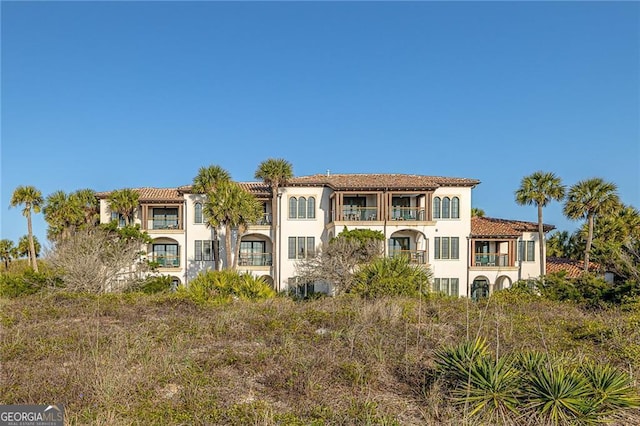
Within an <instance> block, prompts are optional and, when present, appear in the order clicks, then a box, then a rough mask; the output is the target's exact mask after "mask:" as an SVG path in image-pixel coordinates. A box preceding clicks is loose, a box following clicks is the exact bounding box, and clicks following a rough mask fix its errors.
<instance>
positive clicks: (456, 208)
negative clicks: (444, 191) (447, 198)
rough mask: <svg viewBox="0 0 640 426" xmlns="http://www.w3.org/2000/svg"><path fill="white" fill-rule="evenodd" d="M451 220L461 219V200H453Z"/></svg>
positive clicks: (454, 198) (455, 198) (456, 198)
mask: <svg viewBox="0 0 640 426" xmlns="http://www.w3.org/2000/svg"><path fill="white" fill-rule="evenodd" d="M451 219H460V198H458V197H453V198H452V199H451Z"/></svg>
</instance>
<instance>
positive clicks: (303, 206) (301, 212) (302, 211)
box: [298, 197, 307, 219]
mask: <svg viewBox="0 0 640 426" xmlns="http://www.w3.org/2000/svg"><path fill="white" fill-rule="evenodd" d="M306 217H307V199H306V198H304V197H300V198H298V219H304V218H306Z"/></svg>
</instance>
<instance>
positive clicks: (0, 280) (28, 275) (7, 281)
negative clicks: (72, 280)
mask: <svg viewBox="0 0 640 426" xmlns="http://www.w3.org/2000/svg"><path fill="white" fill-rule="evenodd" d="M61 285H62V280H61V279H60V277H58V276H56V275H55V274H54V273H53V272H51V271H46V270H45V271H42V272H34V271H33V270H31V269H28V270H25V271H24V272H22V273H5V274H2V275H0V296H2V297H18V296H24V295H29V294H35V293H38V292H40V291H42V290H43V289H45V288H48V287H60V286H61Z"/></svg>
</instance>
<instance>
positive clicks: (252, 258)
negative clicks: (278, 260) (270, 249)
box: [238, 253, 272, 266]
mask: <svg viewBox="0 0 640 426" xmlns="http://www.w3.org/2000/svg"><path fill="white" fill-rule="evenodd" d="M271 264H272V260H271V253H240V257H239V258H238V266H271Z"/></svg>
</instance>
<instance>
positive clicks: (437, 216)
mask: <svg viewBox="0 0 640 426" xmlns="http://www.w3.org/2000/svg"><path fill="white" fill-rule="evenodd" d="M433 218H434V219H440V197H436V198H434V199H433Z"/></svg>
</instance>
